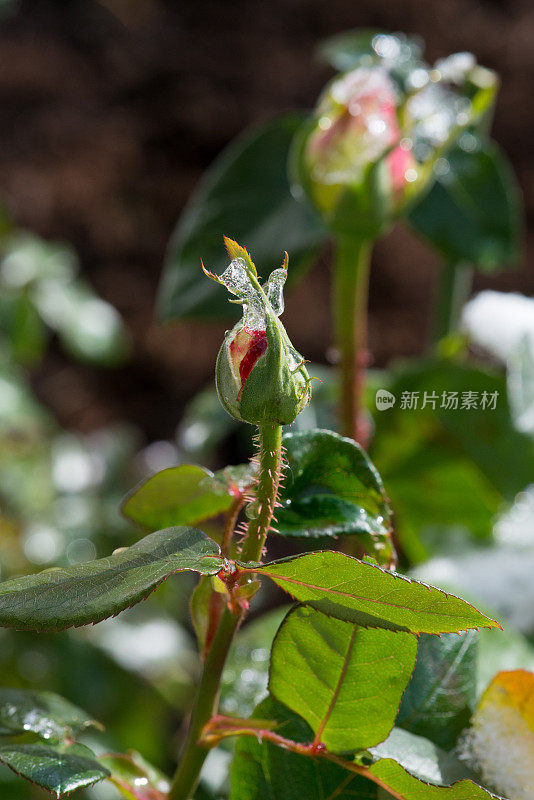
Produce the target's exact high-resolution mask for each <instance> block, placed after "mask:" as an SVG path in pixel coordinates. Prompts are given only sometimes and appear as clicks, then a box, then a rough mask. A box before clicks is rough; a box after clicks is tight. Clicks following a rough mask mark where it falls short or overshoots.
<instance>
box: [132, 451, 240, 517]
mask: <svg viewBox="0 0 534 800" xmlns="http://www.w3.org/2000/svg"><path fill="white" fill-rule="evenodd" d="M228 469H229V470H232V472H228V470H221V472H219V473H216V474H215V475H214V474H213V473H212V472H210V471H209V470H207V469H204V467H197V466H196V465H194V464H182V465H180V466H179V467H169V468H168V469H163V470H161V472H157V473H156V474H155V475H152V476H151V477H150V478H147V479H146V480H144V481H142V482H141V483H140V484H139V486H137V487H136V488H135V489H133V490H132V491H131V492H130V494H128V495H127V497H126V498H125V500H124V501H123V503H122V506H121V511H122V513H123V514H124V516H126V517H128V518H129V519H131V520H133V521H134V522H137V523H138V524H139V525H142V526H143V527H144V528H148V529H149V530H161V529H162V528H167V527H170V526H173V525H194V524H195V523H198V522H202V521H203V520H205V519H209V518H210V517H215V516H217V514H222V513H223V512H225V511H228V509H229V508H230V506H231V505H232V503H233V502H234V500H235V498H236V496H238V495H239V494H240V493H242V491H243V485H242V484H243V482H245V483H246V480H247V479H248V481H249V482H250V470H249V469H248V467H245V466H243V467H231V468H228ZM236 470H237V472H236ZM234 473H235V474H234Z"/></svg>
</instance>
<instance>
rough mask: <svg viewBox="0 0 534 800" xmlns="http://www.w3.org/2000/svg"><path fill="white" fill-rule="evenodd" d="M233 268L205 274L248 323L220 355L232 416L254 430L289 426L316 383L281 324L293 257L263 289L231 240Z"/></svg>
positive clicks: (221, 381) (221, 388)
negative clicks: (229, 296) (222, 289)
mask: <svg viewBox="0 0 534 800" xmlns="http://www.w3.org/2000/svg"><path fill="white" fill-rule="evenodd" d="M225 244H226V248H227V250H228V254H229V256H230V258H231V259H232V261H231V263H230V266H229V267H228V268H227V269H226V270H225V271H224V272H223V273H222V275H220V276H219V275H214V274H213V273H211V272H208V271H207V270H204V271H205V273H206V275H208V277H210V278H212V279H213V280H215V281H217V282H218V283H221V284H222V285H223V286H225V287H226V288H227V289H228V291H229V292H231V293H232V294H234V295H235V296H236V297H237V300H233V301H230V302H234V303H239V304H241V305H242V306H243V319H242V320H241V321H240V322H238V323H237V325H235V326H234V328H232V330H231V331H228V332H227V333H226V335H225V338H224V342H223V344H222V346H221V349H220V350H219V355H218V357H217V368H216V384H217V393H218V395H219V399H220V401H221V403H222V405H223V406H224V408H225V409H226V411H228V413H229V414H230V415H231V416H233V417H235V418H236V419H239V420H241V421H243V422H248V423H250V424H251V425H288V424H289V423H291V422H293V421H294V419H295V418H296V417H297V415H298V414H299V413H300V412H301V411H302V409H303V408H305V406H306V405H307V404H308V402H309V399H310V394H311V392H310V378H309V376H308V373H307V371H306V369H305V367H304V359H303V358H302V356H301V355H300V354H299V353H297V351H296V350H295V348H294V347H293V345H292V344H291V342H290V340H289V337H288V335H287V333H286V331H285V328H284V326H283V325H282V323H281V322H280V320H279V316H280V314H282V312H283V310H284V299H283V286H284V283H285V280H286V277H287V253H286V257H285V260H284V263H283V265H282V267H281V268H280V269H277V270H275V271H274V272H272V273H271V276H270V277H269V280H268V281H267V282H266V283H265V284H264V285H263V286H261V285H260V283H259V278H258V274H257V272H256V268H255V266H254V264H253V263H252V260H251V258H250V256H249V254H248V252H247V251H246V250H245V248H243V247H241V246H240V245H238V244H237V243H236V242H233V241H232V240H231V239H226V238H225Z"/></svg>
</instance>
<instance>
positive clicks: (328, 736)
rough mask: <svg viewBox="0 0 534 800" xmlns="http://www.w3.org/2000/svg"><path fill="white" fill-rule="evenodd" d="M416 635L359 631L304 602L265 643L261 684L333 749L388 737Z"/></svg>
mask: <svg viewBox="0 0 534 800" xmlns="http://www.w3.org/2000/svg"><path fill="white" fill-rule="evenodd" d="M416 653H417V640H416V638H415V637H414V636H411V635H409V634H402V633H396V632H392V631H385V630H367V629H365V628H360V627H358V626H357V625H354V624H352V623H350V622H343V621H341V620H338V619H333V618H331V617H327V616H326V615H325V614H321V613H320V612H318V611H315V610H313V609H311V608H308V607H306V606H297V608H296V609H294V610H293V611H290V613H289V614H288V616H287V617H286V619H285V620H284V622H283V623H282V625H281V627H280V630H279V631H278V633H277V635H276V638H275V640H274V644H273V650H272V656H271V669H270V677H269V689H270V691H271V693H272V694H273V695H274V696H275V697H276V698H277V699H278V700H280V701H281V702H283V703H285V705H286V706H288V708H291V709H292V710H293V711H295V712H296V713H297V714H299V715H300V716H301V717H303V718H304V719H305V720H306V722H307V723H308V724H309V725H310V726H311V728H312V730H313V731H314V734H315V741H317V742H323V743H324V744H325V745H326V747H327V748H328V750H331V751H333V752H337V753H340V752H354V751H356V750H362V749H366V748H369V747H372V746H373V745H376V744H378V743H379V742H381V741H382V740H383V739H385V738H386V736H388V734H389V732H390V731H391V729H392V727H393V725H394V723H395V717H396V715H397V709H398V707H399V703H400V701H401V698H402V693H403V692H404V689H405V688H406V685H407V683H408V681H409V679H410V676H411V674H412V671H413V668H414V665H415V657H416Z"/></svg>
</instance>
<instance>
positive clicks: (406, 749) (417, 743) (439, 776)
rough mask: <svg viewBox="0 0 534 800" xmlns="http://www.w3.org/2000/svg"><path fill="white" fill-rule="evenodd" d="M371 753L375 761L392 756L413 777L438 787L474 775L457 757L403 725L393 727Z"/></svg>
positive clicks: (372, 748) (371, 749)
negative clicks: (402, 726) (405, 728)
mask: <svg viewBox="0 0 534 800" xmlns="http://www.w3.org/2000/svg"><path fill="white" fill-rule="evenodd" d="M370 753H371V755H372V756H373V758H374V759H376V760H381V759H386V758H392V759H394V760H395V761H396V762H397V763H398V764H400V765H401V766H402V767H403V768H404V769H405V770H407V771H408V772H409V773H410V775H413V776H414V778H419V780H422V781H426V782H427V783H432V784H436V785H438V786H450V785H451V783H454V781H458V780H460V779H461V778H466V777H469V778H472V777H473V776H472V773H471V772H470V770H469V769H468V768H467V767H466V765H465V764H464V763H462V762H461V761H459V760H458V759H457V758H456V757H455V756H453V755H451V754H450V753H447V752H445V751H444V750H442V749H441V748H440V747H437V746H436V745H435V744H433V743H432V742H430V741H429V740H428V739H425V738H424V737H423V736H415V735H414V734H413V733H410V732H409V731H405V730H402V728H393V730H392V731H391V733H390V734H389V736H388V738H387V739H386V740H385V741H384V742H381V743H380V744H378V745H377V746H376V747H371V748H370Z"/></svg>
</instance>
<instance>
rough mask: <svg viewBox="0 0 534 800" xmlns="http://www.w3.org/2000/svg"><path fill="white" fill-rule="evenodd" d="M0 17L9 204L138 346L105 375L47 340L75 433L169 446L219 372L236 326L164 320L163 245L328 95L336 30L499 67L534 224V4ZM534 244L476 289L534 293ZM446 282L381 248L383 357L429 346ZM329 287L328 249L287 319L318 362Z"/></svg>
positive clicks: (503, 104) (511, 144) (122, 7)
mask: <svg viewBox="0 0 534 800" xmlns="http://www.w3.org/2000/svg"><path fill="white" fill-rule="evenodd" d="M0 7H4V8H5V10H4V11H3V12H2V13H3V20H2V22H1V27H0V198H1V199H2V201H3V202H4V204H5V206H6V207H7V209H8V210H9V212H10V213H11V214H12V215H13V217H14V218H15V220H16V222H17V224H19V225H21V226H23V227H26V228H29V229H31V230H34V231H36V232H37V233H39V234H41V235H42V236H44V237H47V238H52V239H62V240H66V241H68V242H70V243H71V244H72V245H73V246H74V247H75V248H76V250H77V251H78V253H79V255H80V258H81V262H82V268H83V271H84V273H85V275H86V276H87V278H88V279H89V280H90V281H91V282H92V283H93V285H94V286H95V288H96V289H97V291H99V292H100V293H101V295H102V296H103V297H105V298H106V299H107V300H109V301H110V302H112V303H113V304H114V305H115V306H116V307H117V308H118V309H119V310H120V311H121V313H122V314H123V315H124V317H125V319H126V321H127V324H128V326H129V328H130V330H131V333H132V336H133V339H134V355H133V359H132V360H131V361H130V362H129V364H128V365H127V366H125V367H122V368H120V369H115V370H107V371H102V370H101V371H96V370H93V369H90V368H88V367H82V366H79V365H76V364H73V363H72V361H70V360H69V359H68V358H66V357H65V356H63V354H62V352H61V350H60V349H59V347H56V346H55V345H54V346H53V347H52V349H51V351H50V353H49V354H48V356H47V358H46V360H45V363H44V364H43V366H42V367H40V368H39V369H38V370H37V372H36V373H35V375H34V376H33V380H34V384H35V387H36V390H37V392H38V394H39V396H40V397H41V398H42V399H43V400H44V401H45V402H46V403H48V404H49V405H50V406H52V408H53V409H54V411H55V412H56V414H57V415H58V417H59V419H60V421H61V422H62V423H63V424H64V425H66V426H67V427H72V428H79V429H81V430H92V429H93V428H95V427H97V426H99V425H101V424H104V423H108V422H112V421H116V420H118V419H123V418H126V419H128V420H130V421H132V422H134V423H136V424H137V425H139V426H140V427H141V429H142V430H143V431H144V432H145V435H146V437H147V440H151V439H154V438H161V437H168V436H172V434H173V431H174V427H175V425H176V422H177V420H178V419H179V416H180V412H181V410H182V409H183V407H184V404H185V402H186V401H187V400H188V399H189V398H190V397H191V396H192V395H193V394H194V392H195V391H196V390H197V389H198V388H200V387H201V386H203V385H205V383H206V382H207V381H208V380H210V377H211V375H212V373H213V364H214V359H215V355H216V352H217V349H218V347H219V343H220V340H221V336H222V332H223V330H224V326H220V325H211V326H207V325H192V324H187V325H184V324H179V325H177V326H174V327H172V328H166V329H163V328H161V327H158V325H157V324H156V322H155V320H154V309H153V306H154V297H155V292H156V288H157V284H158V279H159V276H160V271H161V267H162V261H163V257H164V252H165V248H166V245H167V242H168V239H169V236H170V234H171V232H172V230H173V227H174V224H175V221H176V219H177V217H178V215H179V213H180V210H181V209H182V208H183V205H184V203H185V202H186V200H187V198H188V196H189V194H190V192H191V191H192V189H193V188H194V186H195V184H196V183H197V181H198V179H199V177H200V175H201V174H202V171H203V170H204V169H205V168H206V167H207V166H208V165H209V164H210V162H211V161H212V160H213V159H214V158H215V157H216V155H217V154H218V153H219V152H220V150H221V149H222V148H223V147H224V146H225V145H226V143H227V142H228V141H229V140H230V139H231V138H232V137H233V136H235V135H236V134H237V133H239V132H240V131H241V130H242V129H243V128H245V127H246V126H247V125H249V124H250V123H253V122H257V121H259V120H262V119H265V118H267V117H269V115H272V114H273V113H275V112H277V111H280V110H285V109H291V108H295V107H302V108H308V107H311V106H312V105H313V104H314V102H315V99H316V96H317V94H318V92H319V91H320V89H321V87H322V85H323V84H324V82H325V81H326V80H327V79H328V78H329V77H330V75H331V72H330V70H329V69H327V68H326V67H324V66H323V65H321V64H319V63H318V62H317V61H316V60H314V49H315V47H316V45H317V44H318V43H319V42H320V41H321V39H322V38H324V37H326V36H328V35H331V34H333V33H336V32H338V31H343V30H345V29H348V28H354V27H377V28H383V29H384V30H393V31H395V30H403V31H405V32H407V33H412V34H413V33H416V34H419V35H421V36H422V37H424V39H425V40H426V42H427V51H426V55H427V58H428V59H429V60H431V61H433V60H435V59H436V58H439V57H442V56H445V55H447V54H448V53H450V52H454V51H460V50H471V51H472V52H474V53H475V54H476V56H477V58H478V60H479V61H480V62H481V63H483V64H485V65H487V66H489V67H492V68H494V69H496V70H497V71H498V72H499V73H500V75H501V78H502V90H501V93H500V96H499V100H498V104H497V110H496V118H495V125H494V136H495V138H496V139H497V141H498V142H499V143H500V144H501V145H502V146H503V147H504V149H505V150H506V151H507V153H508V155H509V156H510V158H511V160H512V162H513V164H514V166H515V169H516V171H517V173H518V175H519V179H520V182H521V185H522V188H523V191H524V193H525V200H526V207H527V215H528V217H529V222H530V224H532V211H533V210H534V209H533V205H534V192H533V183H534V151H533V148H532V136H533V133H534V124H533V115H534V99H533V93H532V89H533V80H534V5H533V4H532V3H531V2H530V0H510V1H509V2H505V1H501V2H498V1H497V0H479V1H478V2H475V0H444V1H443V2H439V3H438V2H428V0H402V1H401V0H396V1H395V0H393V1H392V0H327V1H325V0H270V1H269V2H266V0H219V1H218V2H216V1H215V0H190V1H189V2H162V1H161V0H102V2H96V1H95V2H91V1H90V0H78V1H76V0H71V1H70V2H69V0H63V2H40V1H39V0H27V2H19V3H11V4H8V3H7V2H6V0H4V2H3V3H1V4H0ZM226 233H229V234H230V235H231V233H232V232H231V231H227V232H226ZM532 235H533V234H532V230H529V234H528V238H529V242H528V243H529V244H530V247H527V253H528V250H529V249H530V250H532V245H533V241H532ZM282 247H283V243H281V249H282ZM527 253H526V254H525V257H524V259H523V262H522V264H521V267H520V269H519V270H516V271H514V272H510V273H508V274H506V275H502V276H500V277H499V278H491V279H490V278H478V279H477V281H476V287H477V288H482V287H486V286H491V287H494V288H502V289H516V290H520V291H523V292H526V293H534V272H533V271H532V269H528V267H527V264H528V254H527ZM436 276H437V262H436V261H435V258H434V257H433V256H432V255H431V254H430V253H429V251H428V250H427V249H426V248H425V247H423V246H422V245H421V244H420V243H419V242H417V241H416V240H415V239H414V238H413V236H412V235H411V234H409V233H408V232H406V231H405V230H401V229H398V230H396V231H394V232H393V233H392V234H391V236H390V237H388V239H387V240H385V241H384V242H382V243H381V244H379V246H378V247H377V248H376V252H375V257H374V266H373V272H372V281H371V312H370V344H371V350H372V352H373V354H374V363H375V364H378V365H383V364H385V363H387V361H388V360H389V359H390V358H392V357H398V356H403V355H414V354H420V353H422V352H423V351H424V347H425V337H426V333H427V327H428V319H429V313H430V308H431V301H432V293H433V288H434V284H435V280H436ZM200 279H201V278H200V272H199V280H200ZM328 290H329V275H328V257H325V258H324V260H323V261H322V262H321V263H320V264H318V265H317V267H316V268H315V269H314V271H313V273H312V274H311V275H310V278H309V280H308V281H307V282H306V284H305V285H304V286H302V285H301V287H300V288H299V289H298V290H297V293H298V297H297V296H296V293H295V292H293V296H292V297H290V298H289V302H288V310H287V312H286V315H285V317H284V321H285V323H286V325H287V327H288V329H289V332H290V335H291V336H292V338H293V339H294V341H295V345H296V346H297V348H298V349H299V350H300V351H301V352H303V353H304V354H305V355H306V356H307V357H309V358H313V359H316V360H320V361H324V360H325V353H326V350H327V348H328V346H329V333H328V331H329V329H330V320H329V308H328V302H327V301H326V298H327V296H328Z"/></svg>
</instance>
